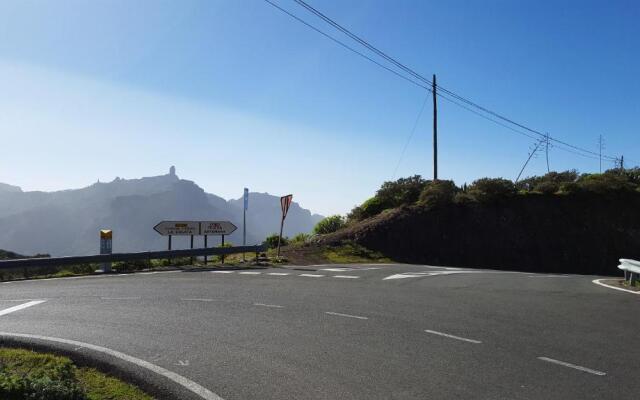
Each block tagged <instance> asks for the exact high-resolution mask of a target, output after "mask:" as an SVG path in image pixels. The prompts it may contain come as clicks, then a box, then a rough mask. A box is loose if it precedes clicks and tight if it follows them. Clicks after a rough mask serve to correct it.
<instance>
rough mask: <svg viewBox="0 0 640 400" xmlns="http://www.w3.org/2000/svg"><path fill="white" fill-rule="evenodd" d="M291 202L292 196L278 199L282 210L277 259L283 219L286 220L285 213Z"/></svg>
mask: <svg viewBox="0 0 640 400" xmlns="http://www.w3.org/2000/svg"><path fill="white" fill-rule="evenodd" d="M292 200H293V195H292V194H288V195H286V196H282V197H280V208H281V209H282V219H281V220H280V236H278V254H277V256H276V257H277V258H280V242H281V241H282V230H283V228H284V219H285V218H287V212H289V207H290V206H291V201H292Z"/></svg>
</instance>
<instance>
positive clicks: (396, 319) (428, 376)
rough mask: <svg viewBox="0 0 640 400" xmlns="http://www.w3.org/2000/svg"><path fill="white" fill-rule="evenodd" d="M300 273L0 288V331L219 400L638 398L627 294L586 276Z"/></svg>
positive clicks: (633, 309) (375, 270)
mask: <svg viewBox="0 0 640 400" xmlns="http://www.w3.org/2000/svg"><path fill="white" fill-rule="evenodd" d="M301 268H303V267H301ZM304 269H315V271H314V270H300V269H281V268H280V269H263V270H254V271H243V272H239V271H235V272H230V273H216V272H173V273H155V274H136V275H127V276H108V277H87V278H80V279H56V280H45V281H26V282H11V283H6V284H2V285H0V330H1V331H4V332H13V333H26V334H35V335H42V336H50V337H57V338H65V339H71V340H77V341H81V342H85V343H91V344H95V345H99V346H103V347H107V348H109V349H113V350H116V351H119V352H122V353H125V354H127V355H131V356H134V357H137V358H139V359H142V360H146V361H148V362H151V363H153V364H155V365H157V366H160V367H163V368H165V369H167V370H170V371H173V372H175V373H177V374H180V375H182V376H184V377H186V378H188V379H190V380H192V381H194V382H197V383H198V384H200V385H202V386H204V387H206V388H207V389H209V390H211V391H212V392H214V393H216V394H217V395H219V396H220V397H221V398H223V399H226V400H230V399H637V398H638V397H639V396H640V346H639V343H640V311H639V310H640V308H638V307H639V305H640V304H639V301H640V295H635V294H630V293H624V292H619V291H615V290H611V289H607V288H604V287H601V286H597V285H595V284H593V283H592V280H593V279H595V278H597V277H589V276H575V275H571V276H566V275H546V274H545V275H542V274H528V273H508V272H498V271H489V270H468V269H444V268H439V267H427V266H413V265H386V266H367V265H360V266H350V267H349V268H341V267H337V266H333V267H322V266H319V267H304ZM327 269H328V270H327ZM36 300H40V301H42V300H44V301H43V302H36ZM23 305H24V306H23ZM14 307H15V308H14ZM21 307H23V308H21ZM10 308H11V309H12V310H14V311H7V312H4V311H3V310H7V309H10Z"/></svg>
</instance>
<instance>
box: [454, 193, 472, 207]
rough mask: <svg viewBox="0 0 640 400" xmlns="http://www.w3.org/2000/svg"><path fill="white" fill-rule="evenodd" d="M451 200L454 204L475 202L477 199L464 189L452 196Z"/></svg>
mask: <svg viewBox="0 0 640 400" xmlns="http://www.w3.org/2000/svg"><path fill="white" fill-rule="evenodd" d="M453 202H454V203H456V204H468V203H477V202H478V200H476V198H475V197H473V196H472V195H470V194H469V193H467V192H465V191H461V192H458V193H456V194H455V196H453Z"/></svg>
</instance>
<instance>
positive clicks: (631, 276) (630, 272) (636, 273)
mask: <svg viewBox="0 0 640 400" xmlns="http://www.w3.org/2000/svg"><path fill="white" fill-rule="evenodd" d="M618 268H619V269H621V270H623V271H624V280H628V281H629V283H630V284H631V285H633V284H635V282H636V280H638V277H640V261H636V260H629V259H627V258H621V259H620V265H618Z"/></svg>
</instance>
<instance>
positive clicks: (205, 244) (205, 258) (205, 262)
mask: <svg viewBox="0 0 640 400" xmlns="http://www.w3.org/2000/svg"><path fill="white" fill-rule="evenodd" d="M204 248H205V249H206V248H207V235H204ZM207 258H208V257H207V256H204V265H207V261H208V260H207Z"/></svg>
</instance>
